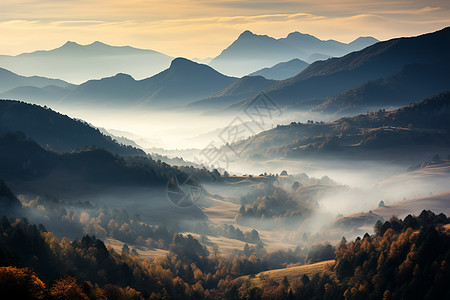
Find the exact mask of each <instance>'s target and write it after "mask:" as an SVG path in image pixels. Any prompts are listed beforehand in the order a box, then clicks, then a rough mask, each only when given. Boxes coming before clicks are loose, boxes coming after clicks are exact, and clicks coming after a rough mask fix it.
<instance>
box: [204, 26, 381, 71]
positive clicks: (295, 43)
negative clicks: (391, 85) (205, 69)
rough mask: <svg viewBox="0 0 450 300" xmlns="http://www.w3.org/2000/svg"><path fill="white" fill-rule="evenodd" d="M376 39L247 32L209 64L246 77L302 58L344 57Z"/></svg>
mask: <svg viewBox="0 0 450 300" xmlns="http://www.w3.org/2000/svg"><path fill="white" fill-rule="evenodd" d="M375 41H376V40H375V39H373V40H370V39H360V40H359V41H358V40H355V41H354V43H353V44H352V43H350V44H344V43H340V42H337V41H333V40H329V41H322V40H320V39H317V38H316V37H314V36H311V35H308V34H302V33H299V32H293V33H290V34H289V35H288V36H287V37H286V38H281V39H275V38H272V37H269V36H267V35H256V34H254V33H252V32H251V31H248V30H246V31H244V32H243V33H242V34H241V35H240V36H239V37H238V38H237V40H236V41H234V42H233V43H232V44H231V45H230V46H229V47H228V48H226V49H225V50H223V51H222V53H221V54H220V55H218V56H217V57H215V58H214V59H213V60H212V61H211V63H210V66H212V67H213V68H215V69H216V70H218V71H219V72H222V73H224V74H228V75H233V76H243V75H246V74H250V73H252V72H255V71H257V70H259V69H261V68H265V67H270V66H273V65H275V64H277V63H280V62H283V61H288V60H292V59H294V58H299V59H301V60H303V61H306V60H307V59H308V58H309V57H311V56H312V55H315V56H317V55H319V54H320V55H325V56H342V55H344V54H347V53H349V52H352V51H355V50H360V49H362V48H364V47H365V46H369V45H371V44H373V42H375Z"/></svg>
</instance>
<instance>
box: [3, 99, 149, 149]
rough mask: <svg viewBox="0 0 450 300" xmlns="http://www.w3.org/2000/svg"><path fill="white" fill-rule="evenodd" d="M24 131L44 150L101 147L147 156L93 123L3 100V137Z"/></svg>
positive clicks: (38, 107) (34, 106)
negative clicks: (91, 124) (115, 139)
mask: <svg viewBox="0 0 450 300" xmlns="http://www.w3.org/2000/svg"><path fill="white" fill-rule="evenodd" d="M18 131H20V132H23V133H24V134H26V135H27V136H28V137H31V138H33V140H35V141H36V142H37V143H39V144H40V145H41V146H42V147H44V148H49V149H52V150H53V151H57V152H69V151H73V150H79V149H83V148H87V147H89V146H93V145H95V146H97V147H101V148H104V149H106V150H108V151H110V152H111V153H113V154H119V155H122V156H129V155H146V154H145V152H144V151H142V150H140V149H137V148H133V147H130V146H125V145H121V144H119V143H117V142H116V141H114V140H112V139H111V138H110V137H109V136H106V135H104V134H102V133H101V132H100V131H99V130H98V129H96V128H94V127H92V126H90V125H89V124H87V123H85V122H82V121H78V120H74V119H72V118H70V117H68V116H66V115H62V114H59V113H57V112H55V111H53V110H51V109H47V108H43V107H41V106H38V105H32V104H28V103H23V102H19V101H9V100H0V135H1V134H6V133H8V132H18Z"/></svg>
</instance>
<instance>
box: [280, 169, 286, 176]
mask: <svg viewBox="0 0 450 300" xmlns="http://www.w3.org/2000/svg"><path fill="white" fill-rule="evenodd" d="M287 175H288V172H287V171H286V170H283V171H281V173H280V176H287Z"/></svg>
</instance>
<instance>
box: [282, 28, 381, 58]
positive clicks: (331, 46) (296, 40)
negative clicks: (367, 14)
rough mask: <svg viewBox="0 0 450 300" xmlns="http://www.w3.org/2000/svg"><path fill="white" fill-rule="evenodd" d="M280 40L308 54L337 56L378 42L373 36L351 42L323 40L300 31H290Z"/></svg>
mask: <svg viewBox="0 0 450 300" xmlns="http://www.w3.org/2000/svg"><path fill="white" fill-rule="evenodd" d="M280 41H282V42H284V43H286V44H287V45H290V46H292V47H294V48H297V49H301V50H302V51H304V52H306V53H308V54H309V55H312V54H319V53H320V54H322V55H326V56H330V57H333V56H334V57H339V56H342V55H345V54H347V53H349V52H353V51H357V50H361V49H364V48H365V47H367V46H370V45H373V44H375V43H377V42H378V40H377V39H375V38H373V37H359V38H357V39H356V40H354V41H353V42H351V43H349V44H345V43H341V42H338V41H335V40H327V41H323V40H320V39H318V38H316V37H315V36H312V35H309V34H304V33H300V32H292V33H290V34H288V36H287V37H285V38H282V39H280Z"/></svg>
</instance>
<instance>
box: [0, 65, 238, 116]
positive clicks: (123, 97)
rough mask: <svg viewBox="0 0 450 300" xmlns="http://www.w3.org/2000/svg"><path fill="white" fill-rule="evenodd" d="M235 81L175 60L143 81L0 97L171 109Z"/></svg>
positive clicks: (124, 77) (113, 80)
mask: <svg viewBox="0 0 450 300" xmlns="http://www.w3.org/2000/svg"><path fill="white" fill-rule="evenodd" d="M236 80H237V78H233V77H228V76H225V75H223V74H220V73H219V72H217V71H215V70H214V69H212V68H211V67H209V66H207V65H203V64H198V63H195V62H193V61H190V60H188V59H185V58H176V59H174V60H173V61H172V62H171V64H170V67H169V68H168V69H166V70H164V71H162V72H160V73H158V74H156V75H154V76H152V77H149V78H146V79H143V80H135V79H134V78H133V77H131V76H130V75H128V74H123V73H119V74H117V75H115V76H112V77H106V78H102V79H99V80H89V81H87V82H85V83H83V84H81V85H70V86H69V87H67V88H50V87H45V88H36V87H29V86H27V87H19V88H15V89H12V90H10V91H7V92H5V93H2V94H0V98H4V99H18V100H23V101H33V102H35V103H38V104H47V105H48V104H52V103H55V102H56V101H57V102H58V103H60V104H63V105H91V106H105V105H115V106H119V107H128V108H131V107H135V106H153V107H171V106H179V105H186V104H188V103H190V102H192V101H194V100H198V99H203V98H206V97H208V96H210V95H213V94H215V93H217V92H219V91H221V90H222V89H224V88H226V87H227V86H229V85H230V84H232V83H234V82H235V81H236Z"/></svg>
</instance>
